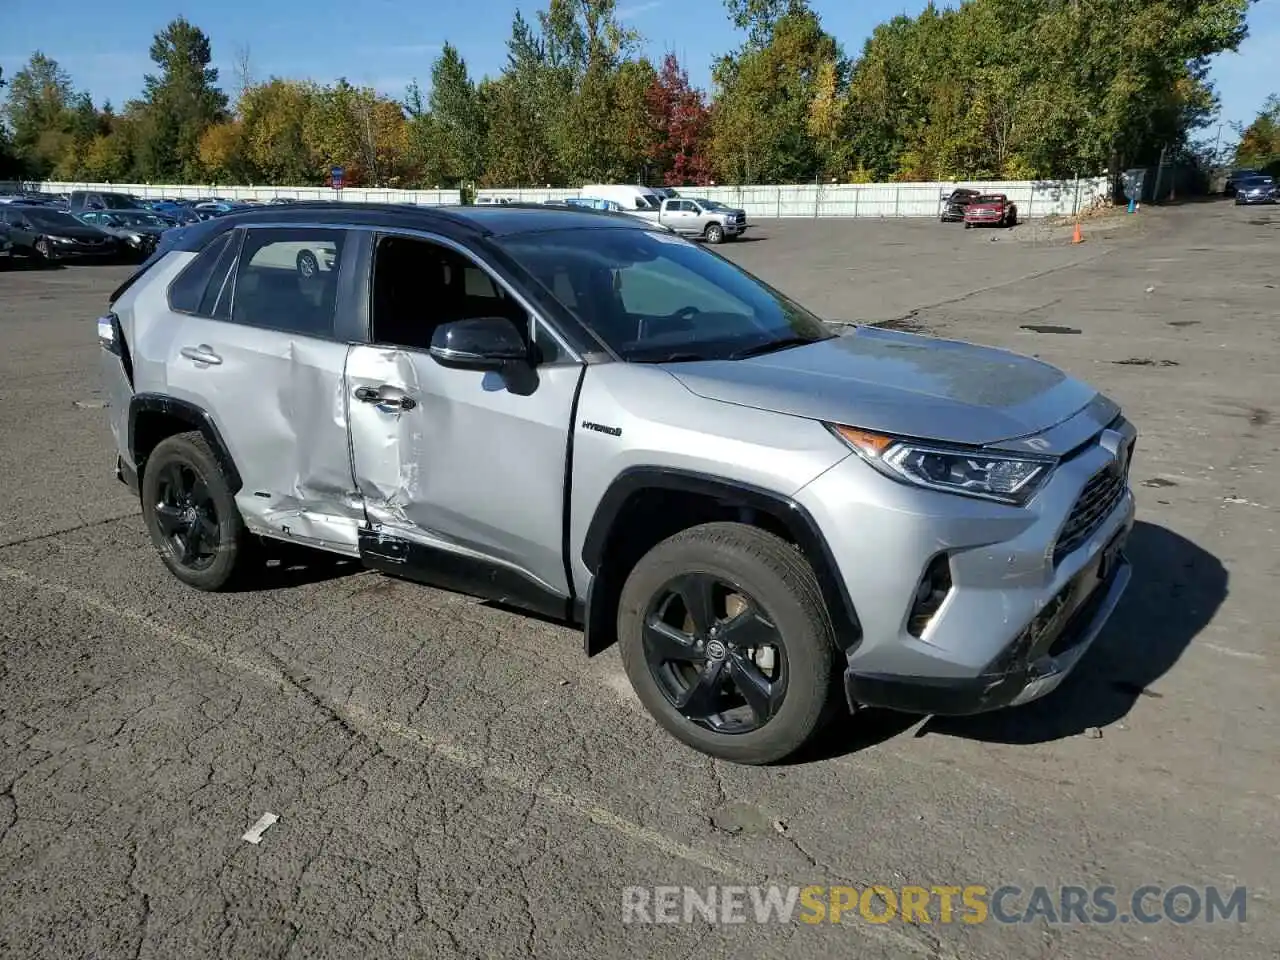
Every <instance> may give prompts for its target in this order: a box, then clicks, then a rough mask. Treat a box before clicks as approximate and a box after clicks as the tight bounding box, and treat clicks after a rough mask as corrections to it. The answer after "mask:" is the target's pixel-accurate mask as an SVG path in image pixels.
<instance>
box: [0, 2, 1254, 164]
mask: <svg viewBox="0 0 1280 960" xmlns="http://www.w3.org/2000/svg"><path fill="white" fill-rule="evenodd" d="M540 5H541V4H540V3H539V2H538V0H526V2H524V3H518V2H516V0H467V2H462V3H457V4H452V3H447V2H445V0H434V2H431V0H428V2H421V0H420V2H418V3H406V2H404V0H358V2H353V0H221V2H218V3H204V4H200V5H196V4H193V3H190V2H188V3H186V4H183V3H175V2H173V0H120V2H116V3H103V2H102V0H8V2H7V3H5V4H4V5H3V9H0V67H2V68H3V69H4V71H5V74H6V75H9V76H12V75H13V73H14V72H16V71H17V70H18V69H20V68H21V66H22V64H23V62H25V61H26V59H27V58H28V57H29V56H30V55H31V53H32V52H33V51H34V50H37V49H40V50H43V51H44V52H45V53H46V54H48V55H49V56H51V57H53V58H55V59H56V60H58V61H59V62H60V63H61V64H62V66H63V67H65V68H66V69H67V70H68V71H70V73H71V75H72V77H73V78H74V80H75V83H76V85H77V87H79V88H82V89H88V90H89V91H90V92H91V93H92V94H93V96H94V99H95V100H96V101H97V102H98V103H99V104H101V103H102V102H103V101H104V100H107V99H110V100H111V102H112V103H114V104H117V105H119V104H121V103H123V102H124V101H125V100H127V99H129V98H130V97H133V96H136V95H137V93H138V91H139V89H140V87H141V83H142V75H143V73H145V72H147V71H148V70H149V69H151V67H152V65H151V62H150V60H149V59H148V57H147V49H148V47H149V46H150V43H151V37H152V35H153V34H154V33H155V32H156V31H157V30H159V29H160V28H162V27H163V26H164V24H165V23H167V22H168V21H169V20H171V19H172V18H173V17H175V16H178V15H180V14H182V15H185V16H187V18H188V19H190V20H192V21H193V22H195V23H196V24H197V25H198V26H200V27H201V28H202V29H203V30H204V31H205V32H206V33H207V34H208V35H209V37H210V39H211V41H212V44H213V54H214V61H215V65H216V66H218V67H219V68H220V69H221V71H222V75H221V81H222V83H223V86H224V89H228V90H233V89H234V88H235V84H236V81H235V75H236V70H235V63H236V62H237V54H238V52H240V51H242V50H244V49H245V48H247V49H248V51H249V60H250V64H251V68H252V73H253V76H254V78H255V79H257V80H263V79H266V78H267V77H268V76H271V75H273V74H274V75H278V76H285V77H294V78H304V77H309V78H312V79H315V80H321V81H329V80H333V79H336V78H337V77H339V76H346V77H347V79H348V80H350V81H351V82H352V83H357V84H366V85H371V86H374V87H377V88H378V89H379V90H381V91H383V92H385V93H388V94H391V95H394V96H400V95H402V94H403V92H404V88H405V86H406V85H407V84H408V83H409V82H410V81H411V80H413V79H415V78H416V79H418V80H419V81H420V82H422V84H423V86H424V87H425V86H426V85H427V83H428V81H429V76H430V70H431V61H432V60H433V59H434V57H435V56H436V54H437V53H438V52H439V49H440V45H441V44H443V43H444V41H445V40H450V41H452V42H453V43H454V44H455V45H456V46H457V47H458V48H459V49H460V50H461V52H462V55H463V57H464V58H465V59H466V61H467V65H468V66H469V67H470V69H471V71H472V75H473V76H475V77H477V78H478V77H479V76H481V75H483V74H485V73H493V74H496V73H497V72H498V71H499V70H501V68H502V65H503V63H504V62H505V57H506V48H505V41H506V38H507V35H508V33H509V26H510V23H511V17H512V15H513V14H514V12H515V10H516V8H517V7H518V6H519V7H522V8H523V9H524V10H525V11H526V16H529V17H530V18H532V13H533V11H534V10H536V9H537V8H538V7H539V6H540ZM813 7H814V9H816V10H817V11H818V12H819V13H820V14H821V16H822V19H823V23H824V24H825V26H826V27H827V29H828V30H830V31H831V32H832V33H834V34H835V35H836V37H838V38H839V39H840V41H841V43H842V44H843V45H844V47H845V49H846V51H847V52H849V53H856V52H857V51H858V50H859V49H860V48H861V45H862V41H863V40H864V38H865V37H866V36H867V34H868V33H870V31H871V30H872V28H873V27H874V26H875V25H876V24H877V23H879V22H881V21H882V20H884V19H887V18H888V17H891V16H893V15H895V14H897V13H907V14H910V15H914V14H916V13H918V12H919V11H920V10H921V9H922V8H923V7H924V0H859V2H850V0H813ZM619 13H620V15H621V16H622V18H623V19H624V20H626V22H627V23H629V24H630V25H631V26H632V27H634V28H635V29H637V30H639V31H640V32H641V33H642V34H643V35H644V36H645V38H646V41H645V46H646V48H647V52H648V53H649V55H650V56H652V57H655V58H657V57H660V56H661V55H662V54H664V53H666V52H667V51H673V52H675V53H676V54H677V55H678V56H679V57H680V59H681V61H682V62H683V63H684V64H685V65H686V66H687V67H688V69H689V73H690V76H691V78H692V79H693V81H694V82H695V83H697V84H698V85H700V86H704V87H705V86H707V85H709V83H710V66H711V62H712V59H713V58H714V57H715V56H716V55H718V54H720V53H725V52H727V51H729V50H730V49H732V48H733V47H734V46H736V45H737V44H738V42H739V41H740V37H739V36H738V35H737V34H736V33H735V31H734V29H733V26H732V24H730V23H729V21H728V18H727V16H726V15H725V11H724V7H723V5H722V3H721V2H720V0H619ZM1249 23H1250V30H1251V34H1252V35H1251V36H1250V38H1249V39H1248V40H1246V41H1245V43H1244V44H1243V45H1242V46H1241V49H1240V52H1239V53H1235V54H1223V55H1222V56H1220V57H1218V58H1217V61H1216V62H1215V64H1214V68H1213V77H1214V80H1215V81H1216V83H1217V86H1218V90H1219V93H1220V94H1221V96H1222V105H1223V109H1222V118H1221V119H1222V120H1224V121H1226V122H1231V121H1246V122H1247V121H1248V120H1250V119H1252V117H1253V116H1254V114H1255V113H1256V112H1257V110H1258V108H1259V106H1261V104H1262V101H1263V99H1264V98H1265V97H1266V95H1267V94H1268V93H1272V92H1280V69H1277V68H1276V60H1275V57H1276V51H1277V50H1280V0H1259V2H1258V3H1256V4H1254V6H1253V8H1252V10H1251V12H1250V17H1249ZM1226 137H1227V133H1226V132H1224V139H1226Z"/></svg>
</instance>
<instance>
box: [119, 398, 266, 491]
mask: <svg viewBox="0 0 1280 960" xmlns="http://www.w3.org/2000/svg"><path fill="white" fill-rule="evenodd" d="M144 413H159V414H163V415H165V416H167V417H174V418H176V419H178V420H181V421H183V422H184V423H186V424H188V425H189V426H190V427H191V429H192V430H199V431H200V433H201V434H203V435H204V438H205V440H207V441H208V443H209V446H210V447H211V448H212V449H213V455H214V457H215V458H216V459H217V461H218V466H219V468H221V470H222V472H223V474H224V475H225V476H226V478H227V484H228V486H229V487H230V490H231V492H232V493H233V494H234V493H237V492H238V491H239V490H240V487H241V485H242V481H241V479H240V471H239V470H238V469H236V464H235V460H233V459H232V457H231V451H230V450H229V449H228V447H227V444H226V442H225V441H224V440H223V439H222V433H221V432H220V431H219V430H218V425H217V424H216V423H214V421H213V417H212V416H210V415H209V412H208V411H207V410H204V409H202V408H201V407H199V406H197V405H196V404H194V403H191V402H190V401H188V400H179V399H177V398H176V397H170V396H166V395H165V394H162V393H138V394H134V396H133V399H131V400H130V401H129V455H130V456H131V457H132V458H133V464H134V469H135V470H136V472H137V476H138V477H141V476H142V474H143V471H144V470H145V469H146V457H145V456H144V457H139V455H138V445H137V435H138V430H137V427H138V419H139V416H140V415H141V414H144Z"/></svg>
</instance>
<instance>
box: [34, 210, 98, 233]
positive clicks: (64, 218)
mask: <svg viewBox="0 0 1280 960" xmlns="http://www.w3.org/2000/svg"><path fill="white" fill-rule="evenodd" d="M22 213H23V215H24V216H25V217H26V218H27V219H28V220H30V221H31V222H32V223H34V224H35V225H36V226H37V227H41V228H44V229H48V230H65V229H67V228H68V227H83V226H84V224H82V223H81V222H80V221H79V220H77V219H76V218H75V217H73V216H72V215H71V214H69V213H66V212H64V211H62V210H51V209H49V208H48V207H25V208H23V211H22Z"/></svg>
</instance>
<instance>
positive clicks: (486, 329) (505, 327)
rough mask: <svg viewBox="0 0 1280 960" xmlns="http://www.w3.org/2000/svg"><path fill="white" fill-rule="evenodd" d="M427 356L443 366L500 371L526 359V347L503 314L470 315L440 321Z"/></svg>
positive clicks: (522, 339)
mask: <svg viewBox="0 0 1280 960" xmlns="http://www.w3.org/2000/svg"><path fill="white" fill-rule="evenodd" d="M430 352H431V356H432V358H433V359H434V360H435V361H436V363H438V364H440V365H441V366H443V367H454V368H456V369H459V370H501V369H502V368H503V367H506V366H509V365H511V364H515V363H523V362H525V361H526V360H528V358H529V348H528V347H527V346H526V345H525V342H524V338H523V337H522V336H520V331H519V330H517V329H516V325H515V324H514V323H512V322H511V321H510V320H508V319H507V318H506V317H473V318H471V319H468V320H454V321H453V322H451V323H442V324H440V326H438V327H436V329H435V332H434V333H433V334H432V335H431V351H430Z"/></svg>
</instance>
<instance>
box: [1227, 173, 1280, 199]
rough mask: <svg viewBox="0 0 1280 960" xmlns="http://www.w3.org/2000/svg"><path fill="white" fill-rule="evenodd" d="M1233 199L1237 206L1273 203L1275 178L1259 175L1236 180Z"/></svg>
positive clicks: (1275, 197)
mask: <svg viewBox="0 0 1280 960" xmlns="http://www.w3.org/2000/svg"><path fill="white" fill-rule="evenodd" d="M1235 198H1236V203H1237V204H1256V203H1275V202H1276V200H1277V196H1276V181H1275V178H1273V177H1268V176H1265V175H1259V176H1256V177H1244V178H1242V179H1240V180H1237V181H1236V189H1235Z"/></svg>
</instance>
